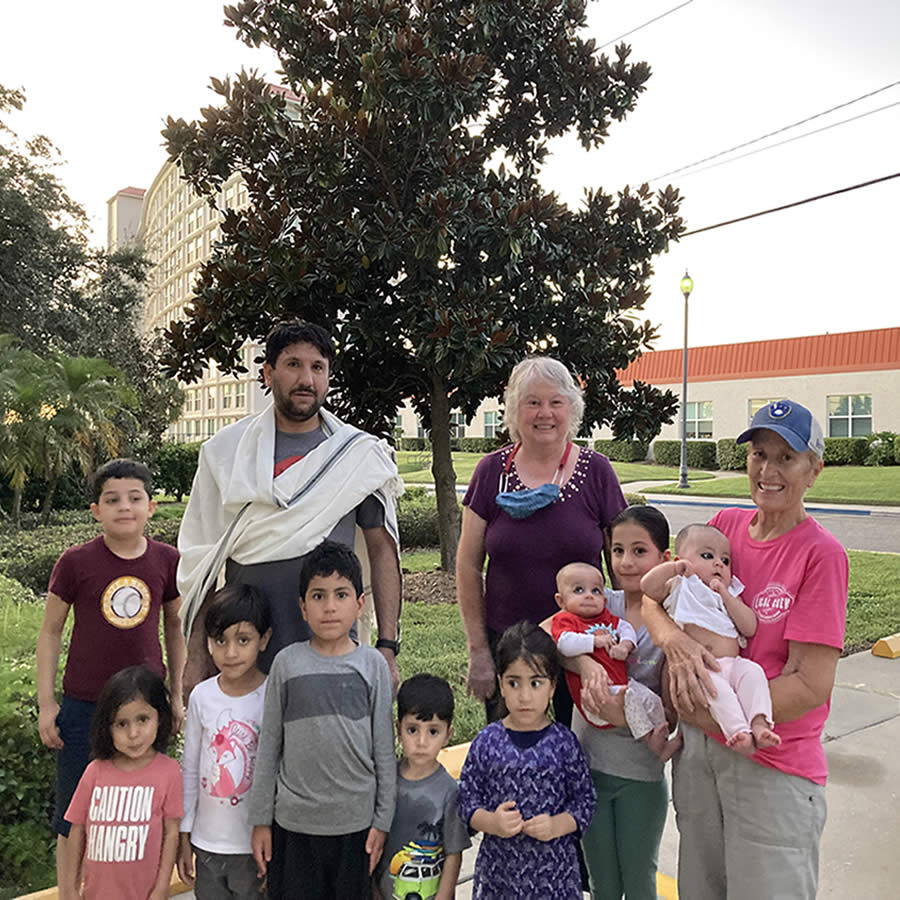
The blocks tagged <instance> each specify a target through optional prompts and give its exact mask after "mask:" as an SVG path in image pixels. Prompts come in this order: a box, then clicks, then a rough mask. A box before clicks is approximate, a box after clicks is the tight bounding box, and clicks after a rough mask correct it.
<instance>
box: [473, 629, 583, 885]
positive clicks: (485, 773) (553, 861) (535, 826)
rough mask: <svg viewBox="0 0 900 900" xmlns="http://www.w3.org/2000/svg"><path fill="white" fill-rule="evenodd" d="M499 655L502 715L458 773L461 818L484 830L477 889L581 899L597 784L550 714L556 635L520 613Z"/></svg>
mask: <svg viewBox="0 0 900 900" xmlns="http://www.w3.org/2000/svg"><path fill="white" fill-rule="evenodd" d="M496 660H497V672H498V673H499V674H498V679H497V680H498V682H499V688H500V695H501V697H502V700H503V707H504V712H505V715H504V717H503V718H502V719H500V720H498V721H496V722H492V723H491V724H490V725H488V726H487V727H486V728H484V729H483V730H482V731H481V732H479V734H478V735H477V737H476V738H475V740H474V741H473V742H472V746H471V747H470V749H469V752H468V755H467V756H466V761H465V764H464V765H463V770H462V773H461V775H460V781H459V809H460V815H461V817H462V820H463V821H464V822H465V823H466V824H467V825H468V826H469V827H470V828H472V829H475V830H476V831H481V832H483V833H484V837H483V840H482V842H481V848H480V849H479V851H478V858H477V860H476V863H475V884H474V891H473V897H475V898H492V897H541V898H546V900H552V898H566V900H569V898H571V900H575V898H578V900H580V898H581V896H582V892H581V874H580V872H579V868H578V857H577V852H576V845H577V842H578V838H579V837H580V835H581V833H582V832H583V831H584V829H585V828H586V827H587V826H588V823H589V822H590V821H591V816H592V815H593V812H594V788H593V785H592V784H591V779H590V773H589V772H588V768H587V764H586V763H585V760H584V756H583V755H582V753H581V749H580V747H579V746H578V743H577V741H576V740H575V738H574V736H573V735H572V732H571V731H569V729H568V728H565V727H564V726H562V725H559V724H557V723H555V722H551V720H550V718H549V716H548V711H549V708H550V701H551V698H552V696H553V691H554V688H555V687H556V681H557V678H558V676H559V671H560V664H559V658H558V656H557V653H556V645H555V644H554V643H553V639H552V638H551V637H550V636H549V635H548V634H547V633H546V632H545V631H543V630H542V629H541V628H540V627H539V626H538V625H533V624H531V623H530V622H519V623H518V624H517V625H513V626H512V627H511V628H508V629H507V630H506V631H505V632H504V633H503V635H502V636H501V638H500V640H499V642H498V643H497V653H496Z"/></svg>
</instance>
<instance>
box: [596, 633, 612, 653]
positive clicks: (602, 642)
mask: <svg viewBox="0 0 900 900" xmlns="http://www.w3.org/2000/svg"><path fill="white" fill-rule="evenodd" d="M615 646H616V639H615V638H614V637H613V636H612V635H611V634H610V633H609V632H608V631H596V632H594V649H595V650H611V649H612V648H613V647H615ZM611 655H612V653H610V656H611Z"/></svg>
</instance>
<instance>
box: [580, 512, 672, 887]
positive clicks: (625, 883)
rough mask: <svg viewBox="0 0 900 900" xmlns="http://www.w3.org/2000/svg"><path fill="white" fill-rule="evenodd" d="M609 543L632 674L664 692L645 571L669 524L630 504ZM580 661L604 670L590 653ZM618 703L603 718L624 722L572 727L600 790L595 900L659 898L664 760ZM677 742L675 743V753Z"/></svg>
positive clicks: (594, 827)
mask: <svg viewBox="0 0 900 900" xmlns="http://www.w3.org/2000/svg"><path fill="white" fill-rule="evenodd" d="M609 546H610V551H611V555H612V571H613V574H614V575H615V577H616V581H617V583H618V585H619V587H620V588H621V590H617V591H613V590H609V591H607V592H606V605H607V608H608V609H609V611H610V612H611V613H612V614H613V615H616V616H618V617H619V618H620V619H625V620H627V621H628V623H629V624H630V625H631V626H632V628H633V629H634V631H635V634H636V636H637V644H636V646H635V648H634V650H632V652H631V654H630V655H629V657H628V676H629V678H630V679H635V680H636V681H638V682H640V683H641V684H643V685H644V686H645V687H647V688H649V689H650V690H651V691H653V692H654V693H657V694H659V693H660V670H661V669H662V663H663V652H662V650H661V649H660V648H659V647H657V646H656V645H655V644H654V643H653V641H652V639H651V637H650V635H649V634H648V633H647V629H646V628H645V627H644V621H643V618H642V616H641V603H642V599H643V594H642V591H641V576H643V575H644V574H645V573H646V572H648V571H649V570H650V569H652V568H653V567H654V566H656V565H658V564H659V563H662V562H664V561H666V560H667V559H668V558H669V523H668V522H667V521H666V517H665V516H664V515H663V514H662V513H661V512H660V511H659V510H658V509H655V508H654V507H652V506H629V507H626V508H625V509H623V510H622V511H621V512H620V513H619V514H618V515H617V516H616V517H615V519H613V521H612V524H611V525H610V540H609ZM579 659H581V660H582V661H585V660H587V662H586V663H585V664H587V665H596V666H597V667H598V668H599V667H600V664H599V663H596V662H594V661H593V660H591V659H590V657H587V656H585V657H579ZM581 674H582V683H584V672H582V673H581ZM619 697H620V698H621V695H619ZM618 704H619V705H616V703H611V704H606V705H605V706H604V707H603V708H602V712H603V718H604V719H606V720H607V721H609V722H611V723H612V724H614V725H615V726H617V727H609V728H604V729H599V728H595V727H594V726H593V725H590V724H589V723H588V722H587V721H586V720H585V718H584V717H583V716H582V715H581V714H580V713H578V712H577V711H576V713H575V715H574V716H573V721H572V730H573V731H574V732H575V734H576V736H577V737H578V740H579V741H580V742H581V746H582V748H583V750H584V752H585V755H586V756H587V758H588V764H589V765H590V770H591V779H592V781H593V783H594V787H595V789H596V791H597V810H596V812H595V814H594V818H593V820H592V821H591V824H590V827H589V828H587V830H586V831H585V833H584V837H583V839H582V847H583V849H584V857H585V861H586V862H587V867H588V872H589V873H590V876H591V889H592V896H593V897H594V898H595V900H621V898H622V897H623V896H624V897H625V898H626V900H656V865H657V859H658V853H659V842H660V839H661V838H662V832H663V826H664V825H665V821H666V807H667V804H668V792H667V790H666V782H665V778H664V777H663V762H662V760H661V759H660V758H659V756H657V755H656V754H655V753H654V752H653V751H652V750H651V749H650V747H649V746H648V745H647V744H646V743H644V742H642V741H636V740H635V739H634V738H633V737H632V734H631V732H630V731H629V729H628V728H627V727H625V717H624V711H623V709H622V707H621V699H619V701H618ZM677 740H678V739H677V738H675V739H673V740H670V741H669V751H672V750H674V748H675V746H676V745H675V743H673V741H677Z"/></svg>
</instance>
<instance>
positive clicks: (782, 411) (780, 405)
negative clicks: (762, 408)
mask: <svg viewBox="0 0 900 900" xmlns="http://www.w3.org/2000/svg"><path fill="white" fill-rule="evenodd" d="M790 412H791V405H790V404H789V403H785V402H784V401H782V400H779V401H777V402H776V403H773V404H771V405H770V406H769V415H770V416H771V417H772V418H773V419H783V418H784V417H785V416H787V415H790Z"/></svg>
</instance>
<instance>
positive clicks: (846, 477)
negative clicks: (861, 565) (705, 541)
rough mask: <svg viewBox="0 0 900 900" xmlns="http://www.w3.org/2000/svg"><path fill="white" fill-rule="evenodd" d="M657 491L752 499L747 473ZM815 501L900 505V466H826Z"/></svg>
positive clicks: (812, 498) (655, 490)
mask: <svg viewBox="0 0 900 900" xmlns="http://www.w3.org/2000/svg"><path fill="white" fill-rule="evenodd" d="M652 492H653V493H657V494H695V495H699V496H702V497H736V498H749V496H750V488H749V484H748V481H747V476H746V475H744V474H735V475H734V477H729V478H718V479H716V480H715V481H705V482H703V484H699V485H697V486H691V487H690V488H688V490H686V491H680V490H679V489H678V487H677V486H675V485H665V486H661V487H658V488H653V491H652ZM806 499H807V500H809V501H810V502H813V503H862V504H871V505H872V506H900V466H826V468H825V469H823V470H822V474H821V475H820V476H819V477H818V478H817V479H816V483H815V484H814V485H813V486H812V487H811V488H810V489H809V490H808V491H807V492H806Z"/></svg>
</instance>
